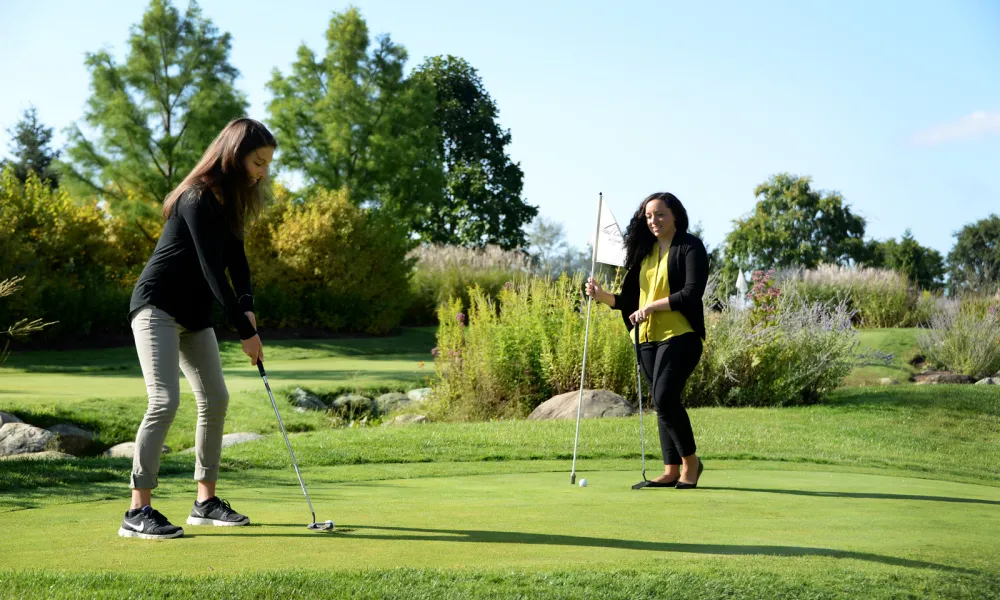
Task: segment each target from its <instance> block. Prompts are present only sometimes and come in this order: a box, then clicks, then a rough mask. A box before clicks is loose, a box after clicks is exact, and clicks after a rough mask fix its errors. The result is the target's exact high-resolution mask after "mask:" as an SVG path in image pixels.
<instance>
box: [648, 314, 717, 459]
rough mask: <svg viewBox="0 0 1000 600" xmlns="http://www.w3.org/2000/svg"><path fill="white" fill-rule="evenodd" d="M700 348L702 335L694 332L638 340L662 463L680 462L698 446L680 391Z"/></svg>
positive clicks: (699, 356) (692, 371)
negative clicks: (666, 337)
mask: <svg viewBox="0 0 1000 600" xmlns="http://www.w3.org/2000/svg"><path fill="white" fill-rule="evenodd" d="M701 351H702V346H701V338H700V337H698V334H697V333H685V334H683V335H679V336H677V337H674V338H670V339H669V340H667V341H665V342H647V343H644V344H639V357H640V360H641V361H642V370H643V374H644V375H645V379H646V381H647V382H650V383H649V385H650V387H651V388H652V391H653V406H655V407H656V417H657V425H658V429H659V431H660V450H662V451H663V464H665V465H679V464H681V457H682V456H690V455H692V454H694V453H695V451H696V450H697V446H695V443H694V432H693V431H691V420H690V419H688V414H687V411H686V410H684V405H683V404H681V394H682V393H683V392H684V385H685V384H686V383H687V380H688V377H690V376H691V373H694V369H695V367H697V366H698V361H699V360H701Z"/></svg>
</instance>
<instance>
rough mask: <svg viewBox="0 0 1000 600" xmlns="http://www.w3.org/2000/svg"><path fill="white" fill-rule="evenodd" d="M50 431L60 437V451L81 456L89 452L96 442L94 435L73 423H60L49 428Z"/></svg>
mask: <svg viewBox="0 0 1000 600" xmlns="http://www.w3.org/2000/svg"><path fill="white" fill-rule="evenodd" d="M49 431H51V432H52V433H54V434H56V435H57V436H59V439H58V443H59V450H61V451H63V452H65V453H67V454H73V455H75V456H79V455H81V454H84V453H85V452H87V450H88V449H89V448H90V446H91V444H92V443H93V441H94V433H93V432H91V431H87V430H86V429H83V428H80V427H77V426H76V425H73V424H71V423H60V424H58V425H53V426H52V427H49Z"/></svg>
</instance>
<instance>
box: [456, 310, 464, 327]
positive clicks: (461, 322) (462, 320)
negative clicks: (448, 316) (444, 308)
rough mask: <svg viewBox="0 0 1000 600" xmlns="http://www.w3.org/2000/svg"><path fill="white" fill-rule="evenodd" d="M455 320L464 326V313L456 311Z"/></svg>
mask: <svg viewBox="0 0 1000 600" xmlns="http://www.w3.org/2000/svg"><path fill="white" fill-rule="evenodd" d="M455 320H457V321H458V324H459V325H462V326H463V327H464V326H465V313H458V314H457V315H455Z"/></svg>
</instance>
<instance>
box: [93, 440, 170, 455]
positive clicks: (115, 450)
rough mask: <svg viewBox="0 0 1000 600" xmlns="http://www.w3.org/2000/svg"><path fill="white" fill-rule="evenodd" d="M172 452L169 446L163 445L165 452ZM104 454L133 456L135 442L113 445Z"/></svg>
mask: <svg viewBox="0 0 1000 600" xmlns="http://www.w3.org/2000/svg"><path fill="white" fill-rule="evenodd" d="M168 452H170V447H169V446H163V454H166V453H168ZM104 456H110V457H111V458H132V457H133V456H135V442H124V443H121V444H118V445H117V446H112V447H111V448H108V449H107V450H106V451H105V452H104Z"/></svg>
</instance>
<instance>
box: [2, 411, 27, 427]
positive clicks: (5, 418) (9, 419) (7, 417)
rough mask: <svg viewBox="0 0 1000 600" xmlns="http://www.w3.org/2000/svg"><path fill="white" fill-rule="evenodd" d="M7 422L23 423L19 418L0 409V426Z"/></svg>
mask: <svg viewBox="0 0 1000 600" xmlns="http://www.w3.org/2000/svg"><path fill="white" fill-rule="evenodd" d="M7 423H24V421H22V420H21V419H18V418H17V417H15V416H14V415H12V414H10V413H5V412H3V411H0V427H3V426H4V425H6V424H7Z"/></svg>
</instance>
